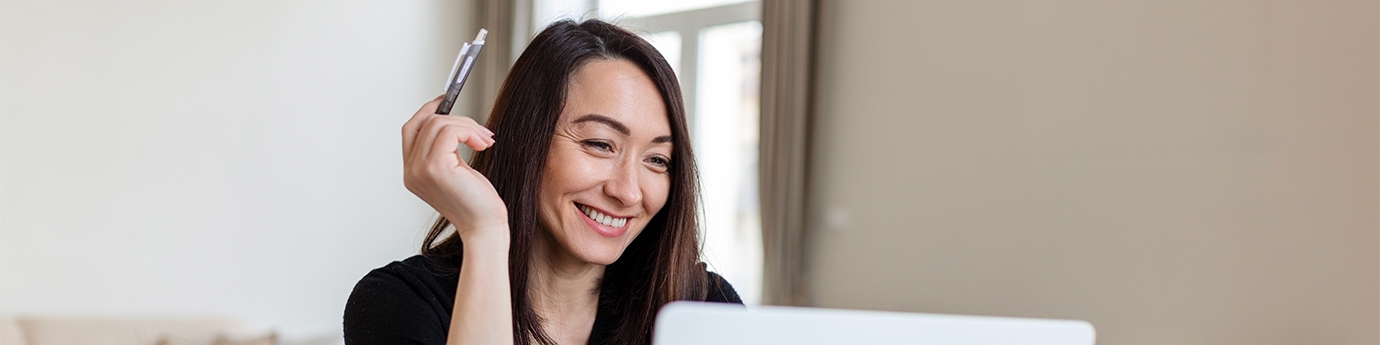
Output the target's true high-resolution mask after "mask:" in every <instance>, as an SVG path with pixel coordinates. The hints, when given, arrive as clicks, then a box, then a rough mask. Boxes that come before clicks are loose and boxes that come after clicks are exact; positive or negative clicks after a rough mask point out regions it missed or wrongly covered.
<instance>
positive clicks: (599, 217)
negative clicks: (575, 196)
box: [575, 203, 632, 228]
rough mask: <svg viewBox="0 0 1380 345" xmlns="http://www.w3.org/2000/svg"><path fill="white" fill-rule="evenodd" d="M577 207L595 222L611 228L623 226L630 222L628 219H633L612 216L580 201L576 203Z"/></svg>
mask: <svg viewBox="0 0 1380 345" xmlns="http://www.w3.org/2000/svg"><path fill="white" fill-rule="evenodd" d="M575 207H576V208H579V209H580V212H583V213H584V214H585V217H589V219H591V220H594V222H596V223H599V224H600V225H603V226H607V227H610V228H622V227H623V226H624V225H627V224H628V219H632V218H618V217H614V216H610V215H607V214H604V213H603V212H599V210H596V209H594V208H593V207H589V206H585V205H581V204H580V203H575Z"/></svg>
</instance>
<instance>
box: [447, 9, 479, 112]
mask: <svg viewBox="0 0 1380 345" xmlns="http://www.w3.org/2000/svg"><path fill="white" fill-rule="evenodd" d="M488 34H489V30H484V29H479V36H476V37H475V38H474V42H467V43H465V45H463V46H461V47H460V55H457V56H455V64H454V65H452V66H451V67H450V78H449V79H446V88H445V89H446V98H445V99H443V100H441V105H440V106H438V107H436V113H437V114H441V115H450V109H451V108H454V107H455V97H457V96H459V95H460V88H463V87H465V79H467V78H469V76H470V70H471V69H473V68H474V60H475V59H477V58H479V50H480V49H484V36H485V35H488Z"/></svg>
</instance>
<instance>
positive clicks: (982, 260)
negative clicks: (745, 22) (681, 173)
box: [808, 0, 1380, 345]
mask: <svg viewBox="0 0 1380 345" xmlns="http://www.w3.org/2000/svg"><path fill="white" fill-rule="evenodd" d="M820 20H821V23H820V25H819V30H820V33H821V37H820V41H819V42H820V46H819V57H820V59H819V60H818V68H819V72H820V79H819V81H820V88H819V89H818V94H817V96H818V97H817V98H816V101H817V102H818V103H816V104H817V105H818V114H817V115H818V118H817V121H816V122H815V123H814V130H815V133H814V137H813V139H814V144H815V145H814V148H815V153H816V155H815V157H814V160H813V161H812V164H813V167H812V170H811V173H812V177H813V179H814V184H813V186H812V189H811V190H810V195H811V196H812V197H813V198H814V199H813V200H812V205H811V207H812V210H813V211H815V212H814V214H817V215H820V217H816V218H814V219H812V221H813V223H812V225H813V226H812V227H811V228H810V231H811V233H812V234H813V235H814V237H813V238H812V241H811V246H810V252H809V253H810V259H811V261H810V264H811V265H810V269H809V270H808V273H809V275H810V276H811V277H810V280H809V282H810V283H809V286H808V287H809V289H810V298H811V299H812V301H813V303H814V304H816V305H820V306H826V307H842V308H864V309H888V310H909V311H925V312H940V313H965V314H987V315H1014V316H1034V317H1059V318H1076V319H1086V320H1089V321H1091V322H1092V323H1093V324H1094V325H1095V326H1096V327H1097V330H1098V337H1099V339H1098V344H1100V345H1126V344H1147V345H1149V344H1243V345H1244V344H1251V345H1259V344H1376V343H1377V342H1380V7H1378V6H1377V1H1373V0H1371V1H1254V0H1250V1H1217V0H1214V1H1199V0H1160V1H1063V0H1055V1H905V0H896V1H881V0H874V1H833V0H830V1H823V8H821V9H820Z"/></svg>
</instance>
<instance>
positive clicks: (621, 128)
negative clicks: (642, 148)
mask: <svg viewBox="0 0 1380 345" xmlns="http://www.w3.org/2000/svg"><path fill="white" fill-rule="evenodd" d="M589 121H594V122H598V123H602V124H604V125H606V126H609V127H610V128H613V130H615V131H618V133H623V135H632V131H629V130H628V126H626V125H623V123H622V122H618V120H614V119H612V118H609V117H608V116H604V115H599V114H586V115H585V116H581V117H580V118H578V119H575V121H571V122H570V123H581V122H589ZM669 142H671V136H669V135H663V136H659V137H656V138H652V143H655V144H660V143H669Z"/></svg>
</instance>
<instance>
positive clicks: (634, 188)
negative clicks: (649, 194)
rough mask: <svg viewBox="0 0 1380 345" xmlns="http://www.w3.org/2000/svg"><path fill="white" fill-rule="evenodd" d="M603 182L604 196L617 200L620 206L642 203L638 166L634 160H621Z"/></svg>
mask: <svg viewBox="0 0 1380 345" xmlns="http://www.w3.org/2000/svg"><path fill="white" fill-rule="evenodd" d="M621 161H622V163H621V164H618V165H617V166H615V167H614V169H613V171H612V172H611V174H610V175H609V179H608V180H607V181H604V194H605V195H608V196H610V197H612V198H614V199H615V200H618V203H619V205H621V206H633V205H637V204H638V203H641V202H642V187H641V186H639V184H638V169H639V167H638V164H637V160H635V159H622V160H621Z"/></svg>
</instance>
